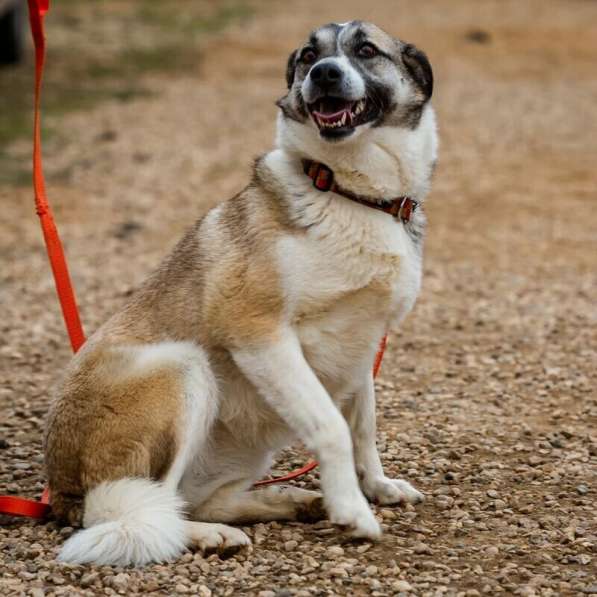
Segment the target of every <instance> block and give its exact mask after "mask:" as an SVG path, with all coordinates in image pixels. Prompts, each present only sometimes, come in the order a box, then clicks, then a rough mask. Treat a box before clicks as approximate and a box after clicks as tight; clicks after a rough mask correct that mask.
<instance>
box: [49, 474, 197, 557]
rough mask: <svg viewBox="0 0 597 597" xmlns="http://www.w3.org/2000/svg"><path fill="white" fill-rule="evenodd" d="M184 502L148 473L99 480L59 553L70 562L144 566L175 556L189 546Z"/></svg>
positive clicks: (88, 495) (87, 497) (86, 498)
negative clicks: (80, 527) (78, 523)
mask: <svg viewBox="0 0 597 597" xmlns="http://www.w3.org/2000/svg"><path fill="white" fill-rule="evenodd" d="M183 507H184V502H183V501H182V499H181V498H180V497H179V496H178V495H177V494H176V493H175V492H174V491H173V490H171V489H168V488H166V487H164V486H163V485H162V484H160V483H156V482H154V481H150V480H149V479H120V480H118V481H110V482H105V483H101V484H100V485H98V486H97V487H94V488H93V489H92V490H91V491H90V492H89V493H88V494H87V496H86V497H85V510H84V515H83V526H84V527H86V528H85V529H83V530H82V531H79V532H78V533H76V534H75V535H73V536H72V537H71V538H70V539H69V540H68V541H67V542H66V543H65V544H64V546H63V548H62V550H61V552H60V555H59V556H58V559H59V560H61V561H63V562H70V563H72V564H87V563H93V564H100V565H116V566H127V565H131V564H132V565H135V566H142V565H144V564H149V563H151V562H165V561H171V560H173V559H174V558H176V557H178V556H179V555H180V554H181V553H182V552H183V551H184V550H185V548H186V545H187V542H188V539H189V538H188V533H187V526H186V521H185V519H184V518H183V516H182V509H183Z"/></svg>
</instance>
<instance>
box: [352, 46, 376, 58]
mask: <svg viewBox="0 0 597 597" xmlns="http://www.w3.org/2000/svg"><path fill="white" fill-rule="evenodd" d="M378 54H379V51H378V49H377V48H376V47H375V46H374V45H373V44H370V43H364V44H363V45H362V46H360V47H359V49H358V50H357V56H359V57H361V58H375V56H377V55H378Z"/></svg>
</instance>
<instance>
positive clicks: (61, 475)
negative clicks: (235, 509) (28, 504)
mask: <svg viewBox="0 0 597 597" xmlns="http://www.w3.org/2000/svg"><path fill="white" fill-rule="evenodd" d="M83 350H84V351H85V349H83ZM76 365H77V366H78V369H76V370H75V371H74V372H73V373H72V375H71V378H70V381H69V382H68V384H67V385H66V386H65V388H64V391H63V393H62V395H61V397H60V398H59V400H58V401H57V403H56V404H55V405H54V407H53V411H52V414H51V416H50V423H49V429H48V434H47V438H46V462H47V467H48V472H49V480H50V489H51V492H52V507H53V510H54V512H55V514H56V515H57V517H59V518H63V519H67V520H69V521H70V520H71V519H72V518H73V516H74V515H77V517H78V518H82V520H81V522H82V524H83V526H84V527H85V529H84V530H82V531H81V532H79V533H76V534H75V535H73V537H71V538H70V539H69V540H68V541H67V543H66V544H65V545H64V547H63V549H62V552H61V554H60V559H61V560H63V561H68V562H72V563H88V562H90V563H96V564H106V565H108V564H117V565H122V566H125V565H129V564H136V565H142V564H146V563H149V562H159V561H166V560H171V559H173V558H174V557H176V556H177V555H179V554H180V553H182V551H183V550H184V549H185V547H186V546H187V545H188V544H189V543H191V542H193V541H194V537H195V532H194V528H193V527H190V526H189V525H188V524H187V522H188V521H187V520H185V518H186V516H185V504H184V502H183V499H182V498H181V496H180V494H179V487H178V486H179V483H180V480H181V478H182V476H183V473H184V471H185V469H186V468H187V467H188V465H189V463H190V462H191V461H192V460H193V458H194V456H195V455H196V453H197V452H200V451H201V450H202V448H203V447H204V446H205V444H206V443H207V442H208V439H209V433H210V432H211V429H212V424H213V421H214V420H215V417H216V416H217V406H218V404H217V386H216V382H215V378H214V376H213V373H212V371H211V367H210V364H209V362H208V360H207V357H206V355H205V354H204V352H203V351H202V350H201V348H200V347H198V346H197V345H195V344H193V343H190V342H162V343H156V344H147V345H137V346H108V347H100V348H96V349H95V350H94V349H93V348H91V349H90V348H87V351H86V352H83V353H82V355H81V356H80V357H79V362H78V363H76ZM73 495H74V496H75V497H77V498H78V500H79V501H82V502H83V508H81V507H80V506H79V507H77V508H76V512H74V513H73V512H72V510H73V508H74V507H75V506H76V505H77V504H76V503H75V506H73V499H72V498H71V496H73ZM77 522H78V521H77Z"/></svg>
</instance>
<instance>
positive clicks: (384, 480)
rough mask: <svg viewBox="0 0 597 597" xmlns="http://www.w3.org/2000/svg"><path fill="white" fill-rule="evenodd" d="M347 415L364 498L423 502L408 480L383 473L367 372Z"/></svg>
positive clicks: (373, 397)
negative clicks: (393, 477) (376, 439)
mask: <svg viewBox="0 0 597 597" xmlns="http://www.w3.org/2000/svg"><path fill="white" fill-rule="evenodd" d="M346 415H347V419H348V422H349V425H350V428H351V431H352V441H353V443H354V458H355V464H356V470H357V473H358V475H359V478H360V480H361V487H362V489H363V492H364V493H365V495H366V496H367V497H368V498H369V499H370V500H371V501H374V502H377V503H379V504H397V503H399V502H409V503H411V504H416V503H418V502H421V501H423V499H424V498H423V494H422V493H420V492H418V491H417V490H416V489H415V488H414V487H413V486H412V485H411V484H410V483H408V481H403V480H402V479H390V478H389V477H386V476H385V474H384V472H383V467H382V464H381V459H380V457H379V452H378V451H377V445H376V443H375V438H376V422H375V387H374V384H373V377H372V376H371V374H370V373H368V374H367V376H366V380H365V381H364V382H363V385H362V387H361V389H360V391H358V392H356V394H355V395H354V396H353V397H352V400H351V401H350V402H349V404H348V406H347V411H346Z"/></svg>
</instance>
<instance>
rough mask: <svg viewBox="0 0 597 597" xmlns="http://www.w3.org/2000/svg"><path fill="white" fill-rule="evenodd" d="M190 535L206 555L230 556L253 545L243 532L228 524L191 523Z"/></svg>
mask: <svg viewBox="0 0 597 597" xmlns="http://www.w3.org/2000/svg"><path fill="white" fill-rule="evenodd" d="M189 535H190V539H191V541H192V542H193V544H194V545H196V546H197V547H198V548H199V549H200V550H201V551H202V552H203V553H206V554H209V553H214V552H217V553H218V554H220V555H221V556H230V555H233V554H234V553H236V552H237V551H239V550H240V549H242V548H243V547H246V546H248V545H251V539H249V537H248V536H247V535H246V534H245V533H244V532H243V531H241V530H240V529H236V528H234V527H230V526H228V525H226V524H218V523H211V522H209V523H208V522H189Z"/></svg>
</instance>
